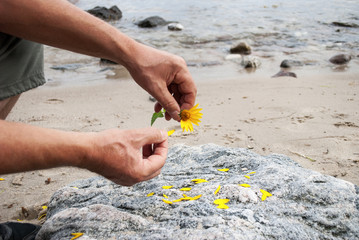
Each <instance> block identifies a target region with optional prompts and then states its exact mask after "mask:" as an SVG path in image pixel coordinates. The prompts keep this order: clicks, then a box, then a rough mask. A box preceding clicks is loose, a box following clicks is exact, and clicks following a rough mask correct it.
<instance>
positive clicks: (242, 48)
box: [230, 42, 252, 55]
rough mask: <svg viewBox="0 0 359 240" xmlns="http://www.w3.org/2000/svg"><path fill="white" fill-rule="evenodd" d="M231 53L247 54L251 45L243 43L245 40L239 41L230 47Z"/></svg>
mask: <svg viewBox="0 0 359 240" xmlns="http://www.w3.org/2000/svg"><path fill="white" fill-rule="evenodd" d="M230 52H231V53H238V54H241V55H249V54H251V53H252V49H251V47H250V46H249V45H248V44H247V43H245V42H240V43H239V44H238V45H237V46H235V47H232V48H231V49H230Z"/></svg>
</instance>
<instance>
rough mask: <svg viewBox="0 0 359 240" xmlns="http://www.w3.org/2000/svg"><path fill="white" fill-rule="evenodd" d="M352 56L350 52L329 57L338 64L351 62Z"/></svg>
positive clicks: (330, 60)
mask: <svg viewBox="0 0 359 240" xmlns="http://www.w3.org/2000/svg"><path fill="white" fill-rule="evenodd" d="M351 59H352V57H351V56H350V55H348V54H338V55H335V56H333V57H331V58H330V59H329V62H331V63H333V64H336V65H343V64H347V63H348V62H350V60H351Z"/></svg>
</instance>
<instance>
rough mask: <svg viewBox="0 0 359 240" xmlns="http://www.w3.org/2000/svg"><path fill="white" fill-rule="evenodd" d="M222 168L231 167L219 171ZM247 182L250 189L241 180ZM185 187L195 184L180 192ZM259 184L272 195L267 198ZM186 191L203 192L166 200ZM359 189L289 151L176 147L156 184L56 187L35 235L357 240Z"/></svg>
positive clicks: (96, 182) (94, 182)
mask: <svg viewBox="0 0 359 240" xmlns="http://www.w3.org/2000/svg"><path fill="white" fill-rule="evenodd" d="M224 168H228V169H229V171H228V172H222V171H218V169H224ZM254 172H255V173H254ZM245 176H249V177H250V178H249V179H248V178H247V177H245ZM193 179H206V180H208V182H202V183H198V184H195V183H194V182H193V181H191V180H193ZM244 183H245V184H250V187H243V186H239V185H238V184H244ZM219 185H220V186H221V188H220V190H219V192H218V193H217V194H216V195H215V194H214V192H215V190H216V189H217V188H218V186H219ZM162 186H173V187H172V188H171V189H163V188H162ZM75 187H76V188H75ZM185 187H186V188H188V187H190V188H192V189H191V190H190V191H186V192H183V191H180V189H181V188H185ZM261 189H263V190H266V191H267V192H269V193H271V194H272V196H270V197H267V199H265V200H264V201H262V195H263V193H262V191H261ZM151 192H154V195H153V196H149V197H147V194H148V193H151ZM183 193H185V194H187V195H188V196H190V197H195V196H199V195H202V196H201V197H200V198H199V199H197V200H189V201H186V200H183V201H179V202H173V204H167V203H165V202H164V201H163V200H162V199H166V198H165V197H164V194H165V195H167V196H168V198H167V199H166V200H169V201H173V200H175V199H180V198H181V197H183V195H182V194H183ZM358 193H359V188H358V187H357V186H355V185H353V184H352V183H350V182H346V181H344V180H340V179H336V178H334V177H331V176H326V175H322V174H320V173H318V172H314V171H311V170H308V169H304V168H302V167H300V166H299V165H298V164H297V163H295V162H294V161H292V160H291V159H289V158H288V157H286V156H283V155H270V156H265V157H264V156H260V155H257V154H255V153H253V152H250V151H249V150H246V149H239V148H237V149H236V148H226V147H221V146H217V145H213V144H208V145H202V146H197V147H188V146H184V145H177V146H174V147H173V148H171V150H170V151H169V155H168V159H167V163H166V165H165V166H164V168H163V171H162V173H161V175H160V176H159V177H157V178H155V179H152V180H150V181H147V182H143V183H140V184H137V185H135V186H133V187H121V186H118V185H116V184H113V183H112V182H110V181H108V180H106V179H104V178H101V177H96V178H91V179H87V180H82V181H77V182H74V183H72V184H71V185H69V186H68V187H65V188H63V189H60V190H58V191H57V192H56V193H55V194H54V195H53V196H52V198H51V201H50V203H49V210H48V214H47V217H48V219H47V220H46V222H45V224H44V225H43V227H42V229H41V230H40V232H39V234H38V236H37V239H69V238H71V233H74V232H82V233H84V235H83V236H82V238H83V239H358V238H359V227H358V226H359V195H358ZM188 199H190V198H188ZM216 199H229V202H228V203H227V204H226V205H227V206H228V207H229V208H228V209H219V208H217V205H215V204H214V203H213V201H214V200H216ZM222 206H223V205H222ZM82 238H81V239H82Z"/></svg>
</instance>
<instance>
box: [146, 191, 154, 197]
mask: <svg viewBox="0 0 359 240" xmlns="http://www.w3.org/2000/svg"><path fill="white" fill-rule="evenodd" d="M153 194H155V193H154V192H151V193H149V194H147V197H151V196H153Z"/></svg>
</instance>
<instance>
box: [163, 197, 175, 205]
mask: <svg viewBox="0 0 359 240" xmlns="http://www.w3.org/2000/svg"><path fill="white" fill-rule="evenodd" d="M162 201H164V202H165V203H167V204H172V203H173V202H171V201H168V200H166V199H163V198H162Z"/></svg>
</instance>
